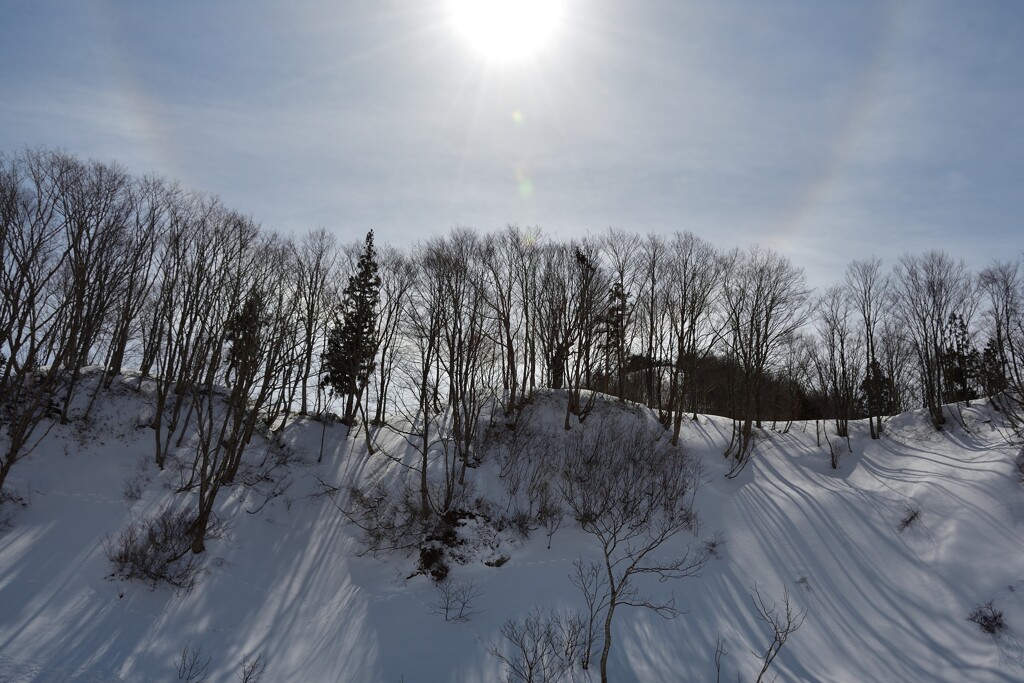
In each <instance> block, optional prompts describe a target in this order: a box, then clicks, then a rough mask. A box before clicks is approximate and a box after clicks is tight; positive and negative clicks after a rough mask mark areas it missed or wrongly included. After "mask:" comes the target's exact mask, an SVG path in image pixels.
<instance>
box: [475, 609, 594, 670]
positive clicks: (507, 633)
mask: <svg viewBox="0 0 1024 683" xmlns="http://www.w3.org/2000/svg"><path fill="white" fill-rule="evenodd" d="M585 630H586V627H585V625H584V620H583V618H582V617H581V616H580V615H578V614H570V615H561V614H554V613H545V612H544V611H542V610H540V609H539V608H534V609H533V610H531V611H530V613H529V614H528V615H527V616H526V618H525V619H523V620H522V621H516V620H512V619H509V620H508V621H506V622H505V625H504V626H502V627H501V635H502V636H503V637H504V639H505V641H506V645H505V647H501V646H500V645H499V644H493V645H491V647H490V650H489V652H490V654H491V656H492V657H494V658H496V659H497V660H499V661H500V662H501V663H502V664H504V665H505V673H506V675H507V679H506V680H507V681H508V683H516V682H518V681H522V683H553V682H554V681H562V680H564V679H565V677H566V675H567V674H569V672H571V671H572V669H573V667H574V666H575V665H576V663H577V662H578V661H579V660H580V659H581V655H582V652H583V648H584V647H585V638H584V631H585Z"/></svg>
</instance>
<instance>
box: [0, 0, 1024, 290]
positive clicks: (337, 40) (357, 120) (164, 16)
mask: <svg viewBox="0 0 1024 683" xmlns="http://www.w3.org/2000/svg"><path fill="white" fill-rule="evenodd" d="M492 1H493V0H492ZM551 1H552V2H560V14H559V21H558V22H557V24H556V25H555V26H554V28H553V29H552V30H551V33H550V35H549V36H548V40H547V41H546V42H545V43H544V44H543V45H541V46H540V47H539V48H538V49H537V50H536V51H535V52H533V53H531V54H529V55H527V56H525V57H522V58H520V59H516V60H503V59H498V58H496V57H495V56H494V55H493V54H490V53H488V52H487V50H486V49H481V47H480V45H479V43H480V42H481V41H480V40H474V39H473V38H474V36H473V35H470V34H467V33H466V31H460V30H458V26H457V22H456V16H457V15H455V14H453V11H454V10H453V9H452V8H453V6H454V5H453V2H452V0H335V1H334V2H326V1H325V0H308V1H307V0H292V1H290V2H279V1H274V0H218V1H217V2H209V1H207V0H178V1H175V2H156V1H150V0H132V1H129V0H117V1H115V0H65V1H63V2H56V1H53V0H0V17H2V19H0V64H3V65H4V67H3V68H2V69H0V151H3V152H7V153H12V152H16V151H17V150H19V149H22V148H24V147H25V146H32V147H35V146H42V147H46V148H61V149H64V150H66V151H68V152H71V153H73V154H76V155H78V156H80V157H84V158H92V159H97V160H100V161H117V162H119V163H121V164H122V165H123V166H125V167H126V168H127V169H128V170H129V171H131V172H133V173H137V174H145V173H155V174H159V175H163V176H166V177H168V178H171V179H174V180H178V181H180V182H181V183H182V184H184V185H186V186H188V187H191V188H194V189H197V190H202V191H205V192H209V193H212V194H216V195H219V196H220V197H221V198H222V199H223V200H224V203H225V204H226V205H228V206H230V207H231V208H234V209H237V210H239V211H241V212H243V213H246V214H250V215H252V216H253V217H254V218H255V219H256V220H257V221H259V222H260V223H262V224H263V225H264V226H265V227H267V228H271V229H275V230H278V231H281V232H284V233H296V234H301V233H303V232H305V231H307V230H309V229H312V228H316V227H320V226H323V227H326V228H329V229H330V230H332V231H334V232H335V233H336V234H337V235H338V236H339V238H340V239H342V240H344V241H350V240H356V239H359V238H360V237H361V236H362V235H363V234H365V232H366V231H367V230H369V229H373V230H375V233H376V235H377V237H378V241H385V242H390V243H392V244H396V245H399V246H403V245H407V244H411V243H413V242H415V241H417V240H421V239H424V238H427V237H429V236H431V235H435V234H441V233H444V232H446V231H447V230H449V229H451V228H452V227H455V226H470V227H474V228H478V229H480V230H493V229H497V228H500V227H502V226H504V225H506V224H516V225H519V226H521V227H533V226H538V227H540V228H541V230H542V231H543V233H544V234H547V235H550V236H552V237H555V238H559V239H564V238H569V237H573V238H575V237H583V236H585V235H587V234H599V233H602V232H603V231H605V230H607V229H608V228H609V227H615V228H620V229H624V230H628V231H633V232H639V233H648V232H652V233H658V234H663V235H670V234H671V233H672V232H674V231H677V230H680V231H681V230H690V231H692V232H694V233H696V234H698V235H700V236H702V237H705V238H706V239H708V240H710V241H711V242H713V243H714V244H716V245H718V246H720V247H723V248H731V247H733V246H740V247H746V246H748V245H751V244H754V243H758V244H761V245H763V246H767V247H770V248H773V249H776V250H778V251H780V252H782V253H784V254H785V255H787V256H789V257H790V258H791V259H792V260H793V262H794V263H796V264H797V265H799V266H802V267H804V268H805V269H806V271H807V274H808V280H809V281H810V282H811V284H814V285H822V284H825V283H828V282H831V281H835V280H837V279H838V278H839V277H841V274H842V271H843V270H844V269H845V267H846V265H847V263H848V262H849V261H850V260H851V259H854V258H863V257H867V256H870V255H878V256H882V257H883V258H885V260H886V261H887V262H889V263H891V262H893V261H894V259H895V257H896V256H898V255H899V254H900V253H903V252H923V251H925V250H927V249H933V248H938V249H943V250H945V251H947V252H949V253H950V254H953V255H954V256H958V257H962V258H964V259H965V260H966V261H967V263H968V264H969V265H970V266H972V267H974V268H980V267H984V266H985V265H987V264H988V263H989V262H990V261H991V260H992V259H994V258H1008V257H1012V256H1015V255H1017V254H1020V253H1021V252H1022V251H1024V38H1022V36H1024V2H1020V1H1018V0H1006V1H1002V2H1000V1H998V0H978V1H977V2H962V1H955V0H950V1H946V2H943V1H940V0H927V1H925V0H921V1H916V0H915V1H912V0H880V1H872V0H859V1H858V2H820V0H799V1H798V0H779V1H773V2H764V1H763V0H735V1H725V0H723V1H720V2H710V1H708V2H695V1H688V0H664V1H655V0H630V1H629V2H626V1H624V0H551ZM476 38H479V36H476ZM485 42H486V41H485Z"/></svg>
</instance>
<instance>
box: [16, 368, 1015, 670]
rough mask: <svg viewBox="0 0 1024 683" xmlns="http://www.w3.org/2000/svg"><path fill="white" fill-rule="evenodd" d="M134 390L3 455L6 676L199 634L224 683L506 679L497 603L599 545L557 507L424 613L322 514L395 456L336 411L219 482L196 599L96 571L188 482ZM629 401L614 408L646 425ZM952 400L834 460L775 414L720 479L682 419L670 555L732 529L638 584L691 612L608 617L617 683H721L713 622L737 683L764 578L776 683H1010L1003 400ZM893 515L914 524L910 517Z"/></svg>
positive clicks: (403, 569) (714, 444)
mask: <svg viewBox="0 0 1024 683" xmlns="http://www.w3.org/2000/svg"><path fill="white" fill-rule="evenodd" d="M135 384H137V381H135V380H129V381H127V382H117V383H115V391H114V393H113V394H111V395H105V396H103V397H101V399H100V403H98V404H97V406H96V408H95V409H94V411H93V418H92V419H91V420H90V421H89V423H88V424H87V423H86V422H85V421H82V420H77V421H73V422H72V423H71V424H69V425H65V426H60V425H57V426H54V427H53V429H52V430H51V432H50V433H49V435H48V436H47V437H46V439H45V441H44V442H43V443H42V444H41V446H40V447H39V448H38V449H37V451H36V452H35V453H34V454H33V455H32V456H31V457H29V458H28V459H26V460H24V461H22V462H20V463H18V464H17V466H16V467H15V468H14V470H13V471H12V473H11V476H10V482H9V489H10V490H12V491H13V492H15V493H17V494H19V495H20V496H22V497H23V498H24V500H25V504H24V505H15V504H12V503H10V502H8V503H5V504H4V506H3V507H2V508H0V514H3V515H6V516H8V517H9V528H8V529H7V530H5V531H3V532H2V533H0V680H3V681H18V682H21V681H151V680H167V681H173V680H178V677H177V670H176V661H177V659H178V658H179V656H180V653H181V651H182V649H183V648H191V649H192V650H200V651H201V657H202V659H203V660H205V659H206V658H210V664H209V669H208V671H209V680H211V681H229V680H237V679H236V674H237V672H238V670H239V669H238V667H239V662H240V661H241V660H242V659H243V657H245V656H247V655H248V656H250V657H252V656H253V655H255V654H256V653H262V655H263V657H264V659H265V661H266V664H267V668H266V672H265V674H264V676H263V678H262V679H261V680H263V681H265V682H266V681H275V682H276V681H303V682H317V681H332V682H333V681H391V682H393V683H397V682H399V681H403V682H405V683H414V682H419V681H424V682H427V681H495V680H499V679H500V678H501V676H502V672H501V669H500V667H499V664H498V662H497V660H495V659H494V658H493V657H491V656H489V655H488V648H489V647H490V646H491V644H493V643H498V642H499V641H500V629H501V626H502V624H503V623H504V622H505V621H506V620H507V619H509V618H513V617H522V616H524V615H525V614H526V613H527V612H528V611H529V610H530V609H531V607H533V606H544V607H557V606H560V605H564V606H565V607H567V608H576V607H579V606H581V602H582V601H581V598H580V597H579V595H578V594H577V591H576V589H575V588H574V587H573V586H572V584H571V583H570V581H569V578H568V575H569V572H570V570H571V567H572V562H573V561H574V560H575V559H576V558H578V557H584V558H594V557H596V556H597V548H596V546H595V543H594V541H593V539H592V538H590V537H589V536H587V535H586V534H583V533H582V532H580V531H579V530H578V529H576V528H574V525H573V524H572V523H570V522H568V521H567V522H566V524H565V525H564V526H563V527H562V528H561V529H560V530H558V531H557V532H556V533H555V535H554V538H553V543H552V547H551V549H550V550H549V549H547V547H546V545H547V538H546V537H545V535H544V533H543V531H537V532H534V534H533V535H532V536H531V537H530V538H529V539H527V540H525V541H516V540H514V539H513V538H512V537H511V536H508V537H504V538H502V539H500V542H501V544H502V545H501V552H503V553H505V554H507V555H508V556H509V558H510V559H509V560H508V561H507V562H506V563H505V564H504V565H503V566H501V567H490V566H486V565H484V564H483V563H482V562H473V563H470V564H466V565H456V566H454V567H453V569H452V577H453V580H456V581H474V582H475V585H476V586H477V588H478V589H479V591H480V596H479V597H478V598H477V599H476V600H475V603H474V607H475V610H476V612H477V613H476V614H475V615H474V616H473V617H472V618H471V619H469V620H468V621H451V622H447V621H445V620H444V619H443V618H442V617H440V616H438V615H437V614H436V613H435V611H434V610H433V609H432V605H434V604H435V602H436V600H437V590H436V588H435V586H434V585H433V583H432V582H431V581H430V580H429V579H428V578H426V577H424V576H422V575H419V576H413V577H412V578H408V577H409V575H410V574H412V570H413V568H414V565H415V561H414V558H411V557H405V556H400V555H395V554H390V555H382V556H380V557H377V558H373V557H367V556H362V555H360V551H361V545H360V543H359V537H358V534H357V531H358V530H357V529H355V528H353V527H352V526H351V525H349V524H346V521H345V518H344V516H343V515H342V514H341V513H340V512H339V510H338V504H339V503H340V502H342V501H341V499H340V497H339V496H343V495H344V494H343V493H340V494H338V495H329V494H324V493H323V492H324V491H325V486H324V484H325V483H326V484H329V485H340V486H341V490H342V491H344V486H345V484H347V483H348V482H351V481H361V482H366V481H370V480H377V479H386V478H387V477H395V476H398V474H399V473H400V472H401V469H400V468H398V467H396V466H394V465H393V464H391V461H389V460H388V459H387V458H385V457H383V456H382V455H380V454H379V453H378V454H376V455H374V456H369V457H368V456H367V455H366V452H365V450H364V447H363V445H362V442H361V441H360V440H357V439H353V440H346V438H345V436H346V430H345V428H344V427H341V426H329V427H326V428H324V427H323V426H322V425H321V424H320V423H318V422H314V421H297V422H295V423H294V424H292V425H290V426H289V427H288V428H287V429H286V431H285V433H284V441H285V442H286V445H287V449H286V450H290V452H291V456H292V457H291V460H290V464H289V465H288V467H287V468H284V467H282V468H278V469H277V470H276V471H275V473H274V482H272V483H266V482H264V483H261V484H259V485H256V486H236V487H234V488H233V489H231V490H230V491H227V492H225V493H224V494H223V495H222V500H221V501H220V504H219V515H220V517H221V519H222V520H223V529H222V531H221V534H220V538H218V539H216V540H214V541H212V542H210V543H209V544H208V553H207V555H208V557H207V562H206V567H207V573H206V576H205V577H204V578H203V580H202V581H201V582H200V583H199V584H198V585H197V586H196V587H195V588H194V589H193V590H192V591H191V592H190V593H187V594H184V593H180V594H176V593H175V592H174V591H172V590H171V589H169V588H166V587H160V588H158V589H157V590H155V591H151V590H149V588H147V587H146V586H145V585H143V584H141V583H136V582H126V581H123V580H116V579H111V578H109V577H110V575H111V571H112V568H111V565H110V562H109V561H108V560H107V558H106V555H105V552H104V542H105V539H107V538H108V537H112V536H115V535H116V534H117V533H118V532H119V531H120V530H121V529H122V528H124V527H125V526H126V525H127V524H129V523H130V522H131V520H133V519H136V518H138V517H141V516H145V515H147V514H151V513H153V512H154V511H156V510H157V509H159V507H160V506H161V505H164V504H167V503H168V502H169V501H173V500H174V499H175V497H178V498H180V496H181V494H176V493H175V492H174V490H175V488H177V487H178V486H179V485H180V483H181V480H180V476H181V474H180V472H178V471H176V470H175V469H174V468H173V467H172V468H168V469H167V470H165V471H164V472H159V471H158V470H157V469H156V468H155V466H154V465H153V464H152V462H151V461H152V453H153V444H152V441H153V432H152V431H151V430H149V429H147V428H145V427H144V426H143V427H140V425H144V424H145V422H146V420H147V416H148V415H149V411H150V410H151V408H150V406H149V403H148V402H147V400H146V397H145V395H144V394H139V393H138V392H137V391H135V390H134V389H133V387H134V386H135ZM561 405H563V406H564V404H561ZM562 409H564V408H560V407H559V399H558V397H557V395H554V394H548V395H545V396H543V397H541V400H538V404H537V406H536V407H535V409H534V412H533V416H532V419H533V421H534V423H535V426H536V427H537V431H538V432H541V433H543V431H544V428H545V427H548V426H550V427H551V428H552V429H554V430H556V431H555V432H553V433H552V434H553V435H552V436H551V437H550V438H552V439H555V438H556V437H555V436H554V434H555V433H556V432H557V430H558V429H559V425H560V422H561V412H560V410H562ZM604 409H605V410H618V409H617V408H616V407H615V406H613V405H608V406H605V407H604ZM623 410H625V409H623ZM630 410H631V411H632V412H633V413H635V417H630V418H626V419H635V420H637V421H644V422H648V423H649V421H650V420H651V417H650V416H649V415H646V414H645V411H642V410H639V409H636V408H632V409H630ZM962 412H963V421H964V422H963V425H962V426H961V425H955V424H954V425H953V426H951V427H950V428H949V429H948V430H946V431H943V432H934V431H933V430H931V429H930V428H928V426H927V420H926V418H925V416H923V415H919V414H913V413H912V414H907V415H903V416H899V417H897V418H893V419H891V420H889V422H888V424H887V425H886V434H885V436H884V438H883V439H881V440H880V441H871V440H870V439H868V438H867V434H866V425H858V424H855V425H854V430H855V432H854V434H853V438H852V447H853V452H852V453H850V454H847V455H845V456H844V457H843V459H842V460H841V463H840V468H839V470H838V471H832V470H831V469H830V468H829V466H828V450H827V448H828V447H827V445H825V444H824V441H823V442H822V444H823V445H822V446H818V445H817V439H816V434H815V425H814V424H813V423H810V424H806V425H805V424H797V425H795V426H794V427H793V428H792V429H791V430H790V431H789V432H788V433H786V434H782V433H777V432H772V431H770V430H767V429H766V430H765V431H764V434H763V437H762V438H761V440H760V442H759V443H758V446H757V451H756V455H755V456H754V459H753V462H752V463H751V465H750V466H749V467H748V468H747V469H746V470H745V471H744V472H743V473H742V474H741V475H740V476H739V477H738V478H736V479H733V480H728V479H726V478H725V477H724V474H725V472H726V469H727V467H726V462H725V461H724V460H723V458H722V456H721V453H722V451H723V449H724V446H725V444H726V442H727V440H728V422H727V421H726V420H723V419H720V418H705V417H701V418H700V419H699V420H698V421H697V422H687V423H685V424H684V427H683V438H684V442H685V444H686V446H687V448H688V449H689V450H690V451H691V452H692V454H693V455H694V457H696V458H697V459H699V460H700V461H701V463H702V464H703V474H702V476H701V486H700V488H699V491H698V492H697V496H696V505H697V511H698V513H699V515H700V536H699V537H697V538H695V537H692V536H690V537H687V538H679V539H677V540H676V541H674V542H673V543H674V546H673V548H666V549H665V553H666V554H671V551H672V550H673V549H679V548H681V547H683V545H684V544H686V543H687V542H694V543H700V542H701V540H702V539H705V538H708V537H710V536H712V535H713V534H715V533H720V534H721V537H722V539H723V540H724V543H723V544H721V545H720V546H719V548H718V550H717V555H718V556H717V557H716V558H714V559H712V560H711V562H710V563H709V564H708V565H707V567H706V569H705V571H704V573H703V576H702V577H701V578H688V579H682V580H678V581H673V582H667V583H664V584H657V583H652V584H651V585H649V586H645V588H649V589H650V590H652V591H655V592H657V593H658V594H661V595H667V594H668V593H669V592H673V593H674V594H675V596H676V599H677V603H678V605H679V606H680V607H681V608H683V609H684V610H686V613H685V614H683V615H681V616H679V617H677V618H676V619H672V620H665V619H662V618H660V617H658V616H657V615H655V614H653V613H651V612H648V611H643V610H638V609H628V608H623V610H622V611H621V612H619V613H617V614H616V631H615V638H616V640H615V644H614V647H613V650H612V654H611V662H610V674H611V678H612V680H615V681H645V682H646V681H679V680H701V681H707V680H715V675H716V672H715V664H714V654H715V648H716V643H717V642H718V639H719V638H720V637H721V638H722V640H723V641H724V643H725V649H726V650H727V652H728V654H727V655H726V656H725V657H724V658H723V660H722V680H730V681H731V680H735V679H736V676H737V674H739V675H740V676H741V677H742V679H743V680H751V681H752V680H753V679H754V678H755V677H756V675H757V671H758V670H759V668H760V665H759V662H758V661H757V659H756V657H755V656H754V655H753V654H751V650H754V651H758V652H760V651H763V650H764V649H765V648H766V647H767V645H768V643H769V642H770V636H769V634H768V632H767V631H766V627H765V624H764V623H763V622H762V621H760V620H759V619H758V615H757V612H756V611H755V609H754V606H753V605H752V603H751V598H750V596H751V593H752V592H753V588H754V587H755V585H756V587H757V588H758V590H759V591H760V592H761V594H762V595H764V596H765V597H766V598H767V599H768V600H769V602H770V601H772V600H779V599H781V597H782V593H783V589H784V588H788V590H789V591H790V594H791V599H792V602H793V604H794V606H796V607H798V608H801V609H804V610H806V612H807V616H806V621H805V623H804V625H803V627H802V628H801V629H800V630H799V631H797V632H796V633H795V634H794V635H793V636H792V638H791V640H790V641H789V642H788V643H787V644H786V646H785V647H784V648H783V650H782V652H781V654H780V655H779V657H778V659H777V660H776V662H775V664H774V665H773V668H772V671H773V672H776V673H778V674H779V680H780V681H851V682H853V681H856V682H862V681H965V680H970V681H1019V680H1024V541H1022V532H1024V487H1022V485H1021V484H1020V483H1019V482H1018V481H1017V479H1016V476H1015V474H1014V469H1013V466H1012V465H1013V455H1014V448H1013V447H1011V446H1010V445H1009V444H1008V443H1007V441H1006V432H1005V431H1004V430H1002V429H1000V428H999V419H998V415H995V416H993V415H992V414H991V413H990V411H989V409H988V408H987V407H984V406H977V405H976V406H974V407H970V408H964V409H963V411H962ZM767 426H768V425H766V427H767ZM321 437H323V442H324V444H325V448H324V457H323V462H322V463H321V464H317V463H316V459H317V456H318V454H319V451H320V444H321ZM831 438H832V440H833V443H834V444H836V445H837V446H838V445H840V444H841V442H837V441H836V440H835V436H834V435H831ZM391 445H392V446H393V447H394V448H396V449H397V443H396V444H391ZM277 448H278V451H279V450H280V448H279V447H277ZM264 454H266V455H268V457H271V458H277V457H280V456H281V455H282V453H280V452H277V451H275V450H274V448H272V447H271V446H270V445H269V444H268V443H267V442H265V441H262V440H260V441H259V443H256V444H254V446H253V451H252V454H251V456H250V457H251V459H254V460H259V459H261V458H262V457H263V455H264ZM140 463H142V464H140ZM496 473H497V466H496V464H495V463H492V462H485V463H484V465H483V466H482V467H480V468H479V469H478V470H475V471H474V472H473V473H472V476H473V477H475V478H476V480H477V481H476V485H477V488H478V490H479V491H480V492H482V493H484V494H487V495H491V496H492V497H493V496H497V495H499V494H500V493H501V491H502V489H503V486H502V484H501V482H499V481H498V480H497V478H496ZM126 481H135V482H137V485H138V487H139V489H140V491H141V497H139V498H138V499H137V500H131V499H130V497H126V496H125V494H124V490H125V488H126ZM133 497H134V496H133ZM907 509H916V510H918V511H919V517H918V519H917V521H916V522H914V523H913V524H912V525H911V526H910V527H909V528H907V529H906V530H904V531H902V532H900V531H898V529H897V527H898V526H899V525H900V522H901V520H902V519H903V518H904V517H905V515H906V511H907ZM989 600H993V601H994V604H995V606H996V607H998V608H1000V609H1002V611H1003V612H1004V613H1005V617H1006V621H1007V624H1008V628H1007V630H1006V631H1004V633H1003V634H1002V635H1001V636H999V637H998V638H994V637H992V636H988V635H985V634H983V633H982V632H981V631H980V630H979V629H978V627H977V626H976V625H975V624H973V623H970V622H968V621H967V620H966V616H967V614H968V613H969V612H970V611H971V609H973V608H974V607H975V606H976V605H978V604H980V603H985V602H988V601H989ZM577 674H578V679H582V680H586V679H587V676H588V675H589V676H590V677H591V678H592V679H593V680H596V679H597V677H596V671H592V672H590V673H589V674H587V673H583V672H577Z"/></svg>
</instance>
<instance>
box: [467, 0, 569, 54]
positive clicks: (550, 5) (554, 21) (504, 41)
mask: <svg viewBox="0 0 1024 683" xmlns="http://www.w3.org/2000/svg"><path fill="white" fill-rule="evenodd" d="M562 4H563V3H562V2H561V1H560V0H449V3H448V5H449V12H450V17H451V21H452V23H453V24H454V26H455V29H456V30H457V31H458V33H459V34H461V35H462V37H463V38H464V39H465V40H466V41H468V42H469V44H470V45H472V46H473V48H474V49H475V50H476V51H478V52H479V53H480V54H482V55H483V56H484V57H485V58H487V59H488V60H491V61H495V62H516V61H522V60H524V59H528V58H530V57H533V56H535V55H536V54H537V53H538V52H540V50H541V49H542V48H544V47H545V46H546V45H547V44H548V43H549V42H550V41H551V38H552V37H553V36H554V34H555V33H556V31H557V29H558V26H559V23H560V22H561V19H562Z"/></svg>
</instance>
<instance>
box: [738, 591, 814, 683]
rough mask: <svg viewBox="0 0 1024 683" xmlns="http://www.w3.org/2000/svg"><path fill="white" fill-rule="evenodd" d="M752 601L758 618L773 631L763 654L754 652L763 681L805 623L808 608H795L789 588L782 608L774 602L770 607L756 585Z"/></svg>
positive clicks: (751, 597) (784, 595) (759, 675)
mask: <svg viewBox="0 0 1024 683" xmlns="http://www.w3.org/2000/svg"><path fill="white" fill-rule="evenodd" d="M750 600H751V602H753V603H754V608H755V609H756V610H757V615H758V618H759V619H760V620H761V621H763V622H764V623H765V624H767V625H768V629H769V631H771V634H770V635H771V638H772V642H771V643H770V644H769V645H768V647H767V648H766V649H765V651H764V653H763V654H758V653H756V652H752V654H753V655H754V656H755V657H758V658H759V659H760V660H761V671H760V672H759V673H758V674H757V683H761V681H762V680H763V679H764V675H765V674H766V673H767V672H768V669H769V668H770V667H771V665H772V662H774V661H775V658H776V657H777V656H778V655H779V651H780V650H782V646H783V645H785V644H786V641H788V640H789V637H790V636H792V635H793V634H794V633H795V632H796V631H797V629H799V628H800V627H801V626H803V624H804V617H806V616H807V611H806V610H794V609H793V605H792V604H791V603H790V600H789V589H788V588H786V589H784V590H783V593H782V607H781V608H780V607H779V606H778V605H777V604H773V605H772V606H771V607H769V606H768V605H767V604H765V601H764V598H763V597H762V596H761V592H760V591H759V590H758V588H757V586H756V585H755V586H754V594H753V595H752V596H750Z"/></svg>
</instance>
